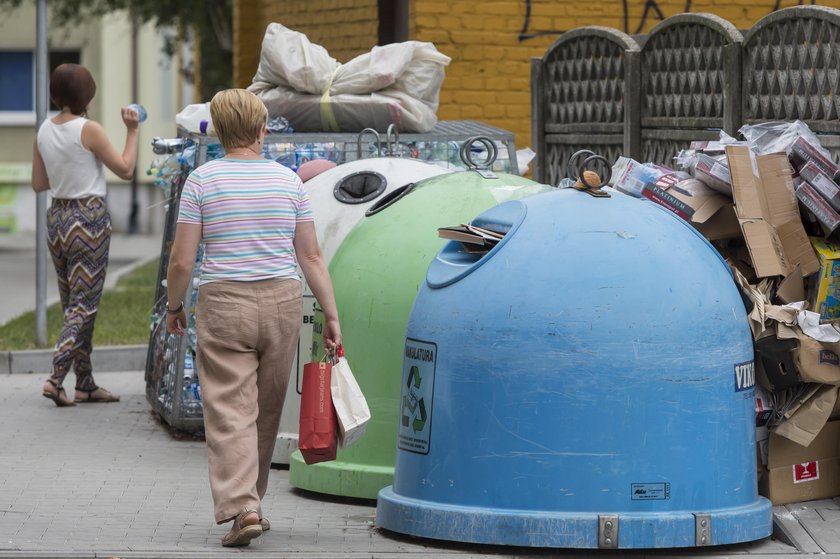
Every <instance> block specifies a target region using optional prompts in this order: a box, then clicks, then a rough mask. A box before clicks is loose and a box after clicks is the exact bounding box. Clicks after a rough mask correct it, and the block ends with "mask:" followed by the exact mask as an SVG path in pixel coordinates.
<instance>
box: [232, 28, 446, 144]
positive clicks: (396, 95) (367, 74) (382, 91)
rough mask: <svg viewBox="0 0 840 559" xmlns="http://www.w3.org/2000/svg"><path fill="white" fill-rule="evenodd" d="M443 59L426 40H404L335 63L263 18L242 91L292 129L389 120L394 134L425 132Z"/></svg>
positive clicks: (344, 127) (356, 126) (432, 117)
mask: <svg viewBox="0 0 840 559" xmlns="http://www.w3.org/2000/svg"><path fill="white" fill-rule="evenodd" d="M450 60H451V59H450V58H449V57H448V56H446V55H444V54H442V53H440V52H439V51H438V50H437V49H436V48H435V46H434V45H433V44H432V43H424V42H420V41H406V42H403V43H394V44H390V45H385V46H382V47H374V48H373V49H372V50H371V51H370V52H369V53H365V54H362V55H359V56H357V57H356V58H354V59H352V60H350V61H349V62H348V63H347V64H343V65H342V64H340V63H339V62H337V61H336V60H335V59H334V58H332V57H330V56H329V54H328V53H327V51H326V50H325V49H324V48H323V47H321V46H319V45H315V44H313V43H311V42H310V41H309V40H308V39H307V38H306V36H305V35H304V34H302V33H298V32H297V31H292V30H291V29H288V28H286V27H283V26H282V25H280V24H279V23H271V24H269V26H268V28H267V29H266V33H265V36H264V37H263V43H262V51H261V54H260V64H259V67H258V68H257V73H256V75H255V76H254V79H253V83H252V84H251V86H250V87H249V88H248V89H249V90H250V91H253V92H254V93H255V94H256V95H258V96H259V97H260V98H261V99H262V100H263V102H264V103H265V104H266V107H268V112H269V115H270V116H283V117H285V118H287V119H288V120H289V122H290V124H291V125H292V128H294V130H296V131H298V132H313V131H347V132H359V131H361V130H362V129H364V128H368V127H372V128H376V129H377V130H380V131H385V130H386V129H387V127H388V125H389V124H392V123H393V124H396V125H397V128H398V129H399V130H400V131H402V132H428V131H429V130H431V129H432V128H433V127H434V125H435V123H436V122H437V116H436V113H437V108H438V98H439V93H440V87H441V85H442V84H443V77H444V67H445V66H446V65H448V64H449V62H450Z"/></svg>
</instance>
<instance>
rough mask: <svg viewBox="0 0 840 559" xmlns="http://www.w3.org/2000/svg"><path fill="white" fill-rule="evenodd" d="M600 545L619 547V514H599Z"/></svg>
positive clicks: (608, 547) (605, 547)
mask: <svg viewBox="0 0 840 559" xmlns="http://www.w3.org/2000/svg"><path fill="white" fill-rule="evenodd" d="M598 547H599V548H601V549H618V515H617V514H599V515H598Z"/></svg>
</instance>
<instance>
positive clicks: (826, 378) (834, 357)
mask: <svg viewBox="0 0 840 559" xmlns="http://www.w3.org/2000/svg"><path fill="white" fill-rule="evenodd" d="M776 332H777V334H776V335H777V336H778V338H779V339H781V340H787V339H793V338H796V339H797V340H799V348H797V349H796V350H795V351H794V353H793V355H794V362H795V363H796V370H797V372H798V373H799V376H800V378H801V379H802V382H812V383H818V384H820V383H824V384H834V385H840V355H839V354H838V353H837V352H838V351H840V342H834V343H823V342H820V341H817V340H815V339H814V338H812V337H811V336H809V335H807V334H806V333H805V332H803V331H802V329H801V328H800V327H799V326H796V325H793V326H786V325H784V324H777V325H776Z"/></svg>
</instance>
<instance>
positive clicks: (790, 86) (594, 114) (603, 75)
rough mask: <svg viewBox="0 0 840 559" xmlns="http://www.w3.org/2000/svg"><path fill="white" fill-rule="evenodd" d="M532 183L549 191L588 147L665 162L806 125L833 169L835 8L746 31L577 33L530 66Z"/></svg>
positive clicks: (681, 23) (718, 27) (678, 26)
mask: <svg viewBox="0 0 840 559" xmlns="http://www.w3.org/2000/svg"><path fill="white" fill-rule="evenodd" d="M531 96H532V102H531V104H532V111H531V114H532V123H531V130H532V137H533V143H534V146H535V149H536V151H537V157H536V161H535V165H534V173H533V174H534V178H535V179H536V180H538V181H540V182H543V183H545V184H554V185H556V184H557V183H558V182H559V181H560V179H561V178H563V177H565V176H567V170H566V164H567V162H568V160H569V157H570V156H571V155H572V154H573V153H574V152H576V151H578V150H581V149H590V150H592V151H594V152H597V153H600V154H601V155H604V156H605V157H606V158H607V159H609V160H611V161H614V160H615V159H616V158H617V157H618V156H619V155H626V156H629V157H633V158H634V159H637V160H639V161H642V162H646V161H652V162H655V163H660V164H664V165H672V164H673V158H674V156H676V155H677V154H678V153H679V151H680V150H682V149H684V148H687V147H688V144H689V143H690V142H691V141H692V140H710V139H717V138H718V137H719V133H720V131H721V130H724V131H726V132H727V133H729V134H730V135H733V136H734V135H736V134H737V132H738V129H739V128H740V127H741V126H742V125H744V124H754V123H757V122H764V121H776V120H784V121H793V120H801V121H803V122H805V123H806V124H807V125H808V126H809V127H810V128H811V130H813V131H814V132H816V133H818V134H820V136H819V137H820V141H821V143H822V145H823V146H824V147H826V148H827V149H828V150H829V151H831V153H832V155H833V156H834V158H835V160H837V161H840V118H838V117H840V10H838V9H834V8H826V7H820V6H796V7H792V8H786V9H783V10H779V11H776V12H774V13H772V14H770V15H768V16H767V17H765V18H763V19H761V20H760V21H758V22H757V23H756V24H755V25H754V26H753V27H752V28H751V29H749V30H748V31H746V32H745V33H743V34H742V33H741V32H740V31H738V30H737V29H736V28H735V27H734V26H733V25H732V24H731V23H729V22H728V21H726V20H724V19H722V18H720V17H718V16H715V15H713V14H680V15H676V16H672V17H670V18H667V19H666V20H664V21H662V22H661V23H660V24H659V25H657V26H656V27H654V28H653V29H652V30H651V32H650V33H649V34H647V35H645V36H640V37H636V38H633V37H630V36H629V35H626V34H625V33H622V32H621V31H618V30H616V29H610V28H605V27H581V28H579V29H575V30H573V31H570V32H568V33H565V34H563V36H561V37H560V38H559V39H558V40H557V41H555V42H554V44H553V45H552V46H551V47H550V48H549V49H548V51H547V52H546V54H545V55H544V56H543V57H542V58H535V59H533V60H532V64H531Z"/></svg>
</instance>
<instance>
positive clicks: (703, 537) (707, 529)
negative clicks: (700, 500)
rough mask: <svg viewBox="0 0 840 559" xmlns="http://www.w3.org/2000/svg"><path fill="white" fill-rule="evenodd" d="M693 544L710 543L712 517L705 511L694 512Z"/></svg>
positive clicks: (702, 544)
mask: <svg viewBox="0 0 840 559" xmlns="http://www.w3.org/2000/svg"><path fill="white" fill-rule="evenodd" d="M694 545H695V546H696V547H702V546H706V545H712V517H711V515H709V514H707V513H699V512H695V513H694Z"/></svg>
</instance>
